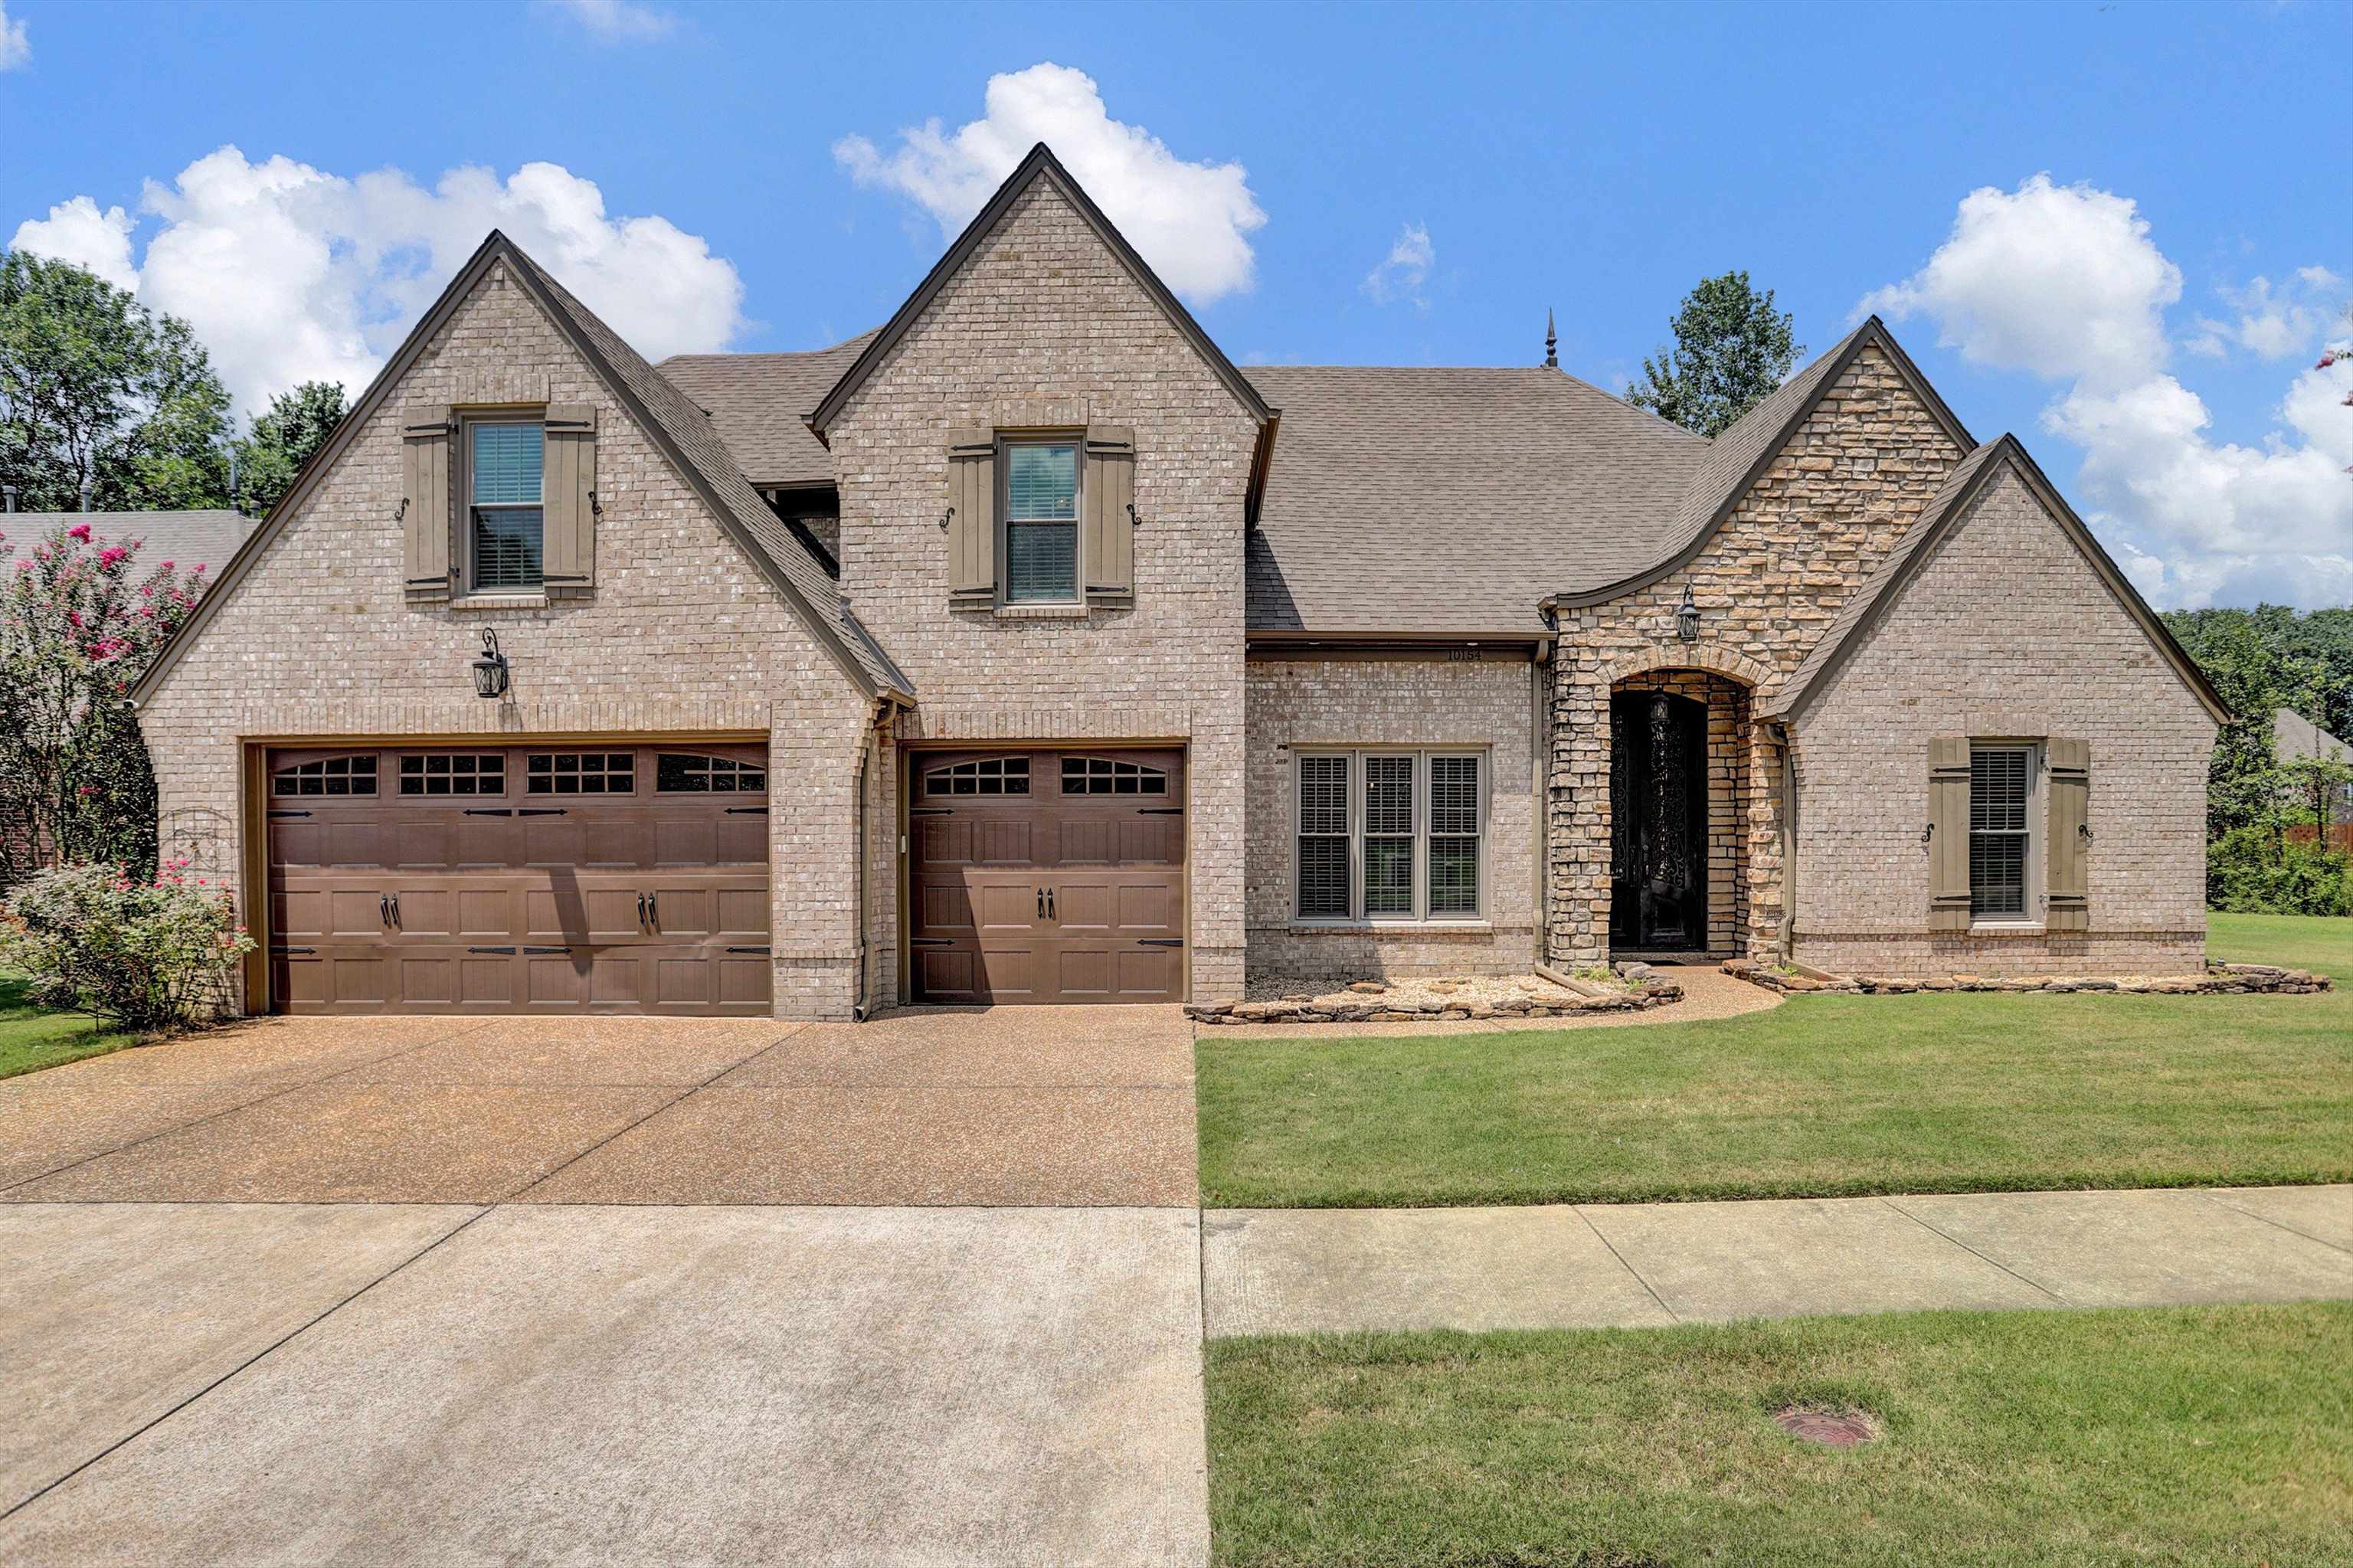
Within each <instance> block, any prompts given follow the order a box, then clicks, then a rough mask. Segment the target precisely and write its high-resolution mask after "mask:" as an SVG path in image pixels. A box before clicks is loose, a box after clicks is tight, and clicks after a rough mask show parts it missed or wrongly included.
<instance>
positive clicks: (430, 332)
mask: <svg viewBox="0 0 2353 1568" xmlns="http://www.w3.org/2000/svg"><path fill="white" fill-rule="evenodd" d="M500 260H503V261H505V262H506V263H507V264H508V266H509V268H510V270H512V272H513V273H514V275H515V278H516V280H517V281H519V282H521V283H522V285H523V287H524V288H526V289H527V290H529V291H531V293H532V294H533V296H534V297H535V298H536V299H537V300H538V302H539V303H540V306H541V308H542V309H543V310H544V311H546V313H547V314H548V317H549V319H550V320H551V321H553V322H554V323H555V326H556V328H557V330H558V331H560V332H562V333H563V334H565V337H566V338H567V339H568V340H569V341H570V342H571V344H572V345H573V347H574V348H575V350H577V351H578V352H579V354H580V355H581V356H582V357H583V358H584V359H585V360H586V361H587V362H588V364H589V366H590V367H591V368H592V369H594V370H595V371H596V373H597V375H598V376H601V377H602V378H603V379H604V381H605V383H606V385H607V387H610V388H611V390H612V392H613V394H614V396H615V397H617V398H619V399H620V401H621V402H622V403H623V404H624V405H625V406H626V407H627V408H628V409H629V411H630V414H631V416H632V417H633V418H635V419H636V420H637V422H638V424H639V425H640V426H642V427H643V428H644V429H645V431H646V433H647V435H648V437H649V439H650V440H653V442H654V443H655V444H656V445H657V446H659V447H660V448H661V449H662V450H663V452H664V453H665V455H667V456H668V457H669V458H670V461H672V462H673V463H674V464H676V465H677V467H678V470H679V472H680V474H681V477H683V478H684V479H685V480H686V482H688V483H689V484H690V485H691V486H692V487H693V488H694V490H695V491H696V492H697V493H699V494H700V495H701V496H702V500H703V502H704V503H705V504H706V505H708V506H709V507H710V508H711V510H712V515H713V516H714V517H715V518H716V519H717V520H718V523H719V526H720V530H721V531H722V532H723V533H724V534H726V535H728V536H729V537H730V538H732V539H733V540H735V541H736V543H737V544H739V545H740V546H743V547H744V549H745V550H746V551H747V552H748V553H749V554H750V555H751V556H752V557H753V559H754V563H755V564H757V565H758V566H759V567H760V568H761V572H762V575H763V576H764V577H766V578H767V579H768V581H769V583H770V585H771V586H773V587H774V588H776V590H777V592H778V593H779V594H781V595H782V596H783V597H784V599H786V602H787V603H788V604H790V605H791V606H792V607H793V608H794V609H796V610H797V611H799V612H800V614H801V617H802V619H803V620H804V621H805V622H806V623H807V626H808V627H809V630H811V632H812V633H814V634H815V635H816V637H817V639H818V641H819V643H820V644H821V645H823V646H824V647H825V648H826V649H827V650H828V652H832V653H833V654H834V655H835V657H836V658H837V659H838V660H839V662H840V663H841V666H842V668H843V670H844V672H845V673H848V674H849V676H850V678H851V679H852V680H853V681H855V682H856V683H858V684H859V686H860V689H861V690H864V691H866V692H868V693H870V694H876V695H891V696H897V697H902V698H906V697H911V696H912V695H913V688H912V686H911V685H910V683H908V681H907V678H906V676H905V675H904V674H903V673H901V672H900V671H899V669H898V668H897V666H896V665H894V664H893V663H892V662H891V659H890V657H889V656H888V655H887V654H886V653H884V652H882V650H881V646H880V645H879V644H877V643H876V642H875V641H874V639H873V637H872V636H871V634H869V633H868V632H867V630H866V629H865V628H864V627H862V626H860V624H859V623H858V620H857V617H856V616H854V615H853V614H851V613H850V610H849V604H848V602H847V601H846V600H844V599H842V597H841V595H840V592H839V588H837V587H836V585H835V583H834V581H833V578H832V577H830V576H829V575H828V571H827V569H826V566H825V564H824V563H823V562H822V561H821V560H819V559H818V556H816V555H815V554H813V553H812V551H811V550H810V548H809V547H808V546H807V545H805V544H804V543H803V542H802V541H801V540H800V539H799V538H798V537H797V535H795V534H794V533H793V532H792V530H791V529H789V528H787V527H786V525H785V524H783V523H782V522H781V521H780V520H778V518H777V517H776V514H775V513H774V512H771V511H770V510H769V509H768V506H767V503H765V501H763V500H762V499H761V498H760V493H759V492H758V491H757V490H755V489H754V488H753V486H752V483H751V482H750V481H749V480H747V479H745V478H744V473H743V471H742V470H741V468H739V467H738V466H737V465H736V463H735V461H734V460H733V457H732V456H731V455H730V453H729V452H728V450H727V446H726V443H725V442H723V440H720V438H719V434H718V432H717V430H716V429H713V428H712V423H711V420H710V418H708V417H707V416H705V415H704V413H703V412H702V409H701V408H698V407H696V406H695V405H694V404H693V403H692V402H691V400H690V399H689V398H688V397H686V395H685V394H684V393H682V392H681V391H680V390H679V389H678V387H675V386H673V385H672V384H671V383H670V382H669V381H666V380H664V379H663V378H662V377H661V376H659V374H657V373H656V372H655V370H654V368H653V366H650V365H649V364H647V363H646V361H645V359H644V357H643V356H642V355H639V354H638V352H637V351H636V350H635V349H633V348H631V347H629V345H628V344H626V343H624V342H623V341H622V340H621V338H620V337H619V335H618V334H616V333H615V332H614V331H613V330H612V329H611V328H610V327H608V326H607V325H606V324H605V323H604V322H602V321H601V320H599V319H598V318H597V317H596V313H594V312H592V311H590V310H589V309H588V308H587V307H586V306H585V305H583V304H582V303H581V302H579V301H578V300H576V299H575V298H573V296H572V295H571V293H570V292H569V291H566V290H565V288H564V287H563V286H562V285H561V284H559V283H557V282H556V281H554V279H552V278H550V277H549V276H548V275H547V274H546V273H545V272H544V271H543V270H541V269H540V268H539V266H538V264H537V263H535V262H534V261H533V260H531V258H530V257H528V256H526V255H524V254H523V252H522V249H521V248H519V247H518V246H516V244H515V243H514V242H513V241H512V240H511V239H509V238H507V237H506V236H505V235H504V234H501V233H500V232H499V231H498V230H496V229H492V230H491V233H490V236H489V237H488V238H485V239H484V240H483V241H482V243H481V246H480V249H477V250H476V251H475V252H474V254H473V257H472V258H471V259H470V260H469V261H468V262H467V263H466V265H465V266H464V267H462V268H460V269H459V271H458V275H457V276H456V277H455V278H453V279H451V280H450V281H449V285H448V288H446V289H444V290H443V291H442V292H441V297H440V298H439V299H438V300H437V301H436V302H434V304H433V306H432V308H431V309H430V310H428V311H427V312H426V313H425V314H424V316H423V317H422V318H421V319H419V320H418V322H417V325H416V326H415V327H413V328H411V329H410V331H409V334H408V336H407V337H406V339H405V340H403V342H402V344H401V345H400V347H399V348H398V349H397V350H396V351H395V352H394V354H393V355H392V357H391V358H390V359H389V360H387V361H386V362H385V367H384V369H383V370H382V371H380V372H378V373H377V375H376V378H375V380H374V381H372V382H370V383H369V384H368V387H367V389H366V390H365V391H364V392H363V393H361V394H360V397H359V398H358V400H357V401H356V402H355V403H353V407H352V411H351V413H350V414H349V415H347V416H346V417H345V418H344V419H343V423H341V424H340V425H338V426H336V427H335V432H334V434H333V435H332V436H330V437H329V438H328V439H327V440H326V443H325V444H324V445H322V447H321V448H320V449H319V450H318V451H317V453H315V454H314V455H313V456H312V457H311V461H309V462H307V463H305V464H304V465H303V467H302V471H301V472H300V473H298V474H296V475H295V476H294V482H293V483H292V484H291V485H290V487H288V489H287V491H286V493H285V494H284V496H282V497H281V498H280V501H279V503H278V504H277V505H275V506H273V507H271V508H270V512H269V517H268V519H267V520H265V521H264V522H263V524H261V526H260V527H259V528H257V529H255V530H254V531H253V533H252V534H251V535H248V537H247V539H246V541H245V543H244V544H243V545H242V546H240V547H239V548H238V549H237V554H236V555H235V556H233V557H232V558H231V559H230V561H229V562H228V564H227V567H225V568H223V570H222V571H221V574H220V577H219V578H218V579H217V583H218V588H217V589H216V591H214V592H212V593H208V594H206V596H205V597H204V598H203V599H200V600H198V601H197V604H196V609H195V613H194V614H192V615H190V616H189V617H188V619H187V620H186V621H185V622H184V623H183V624H182V625H181V627H180V630H179V631H178V632H177V633H176V634H174V637H173V638H172V640H171V641H169V642H167V643H165V644H164V648H163V650H162V652H160V653H159V654H158V655H157V657H156V659H155V662H153V664H152V665H150V666H149V667H148V670H147V673H146V674H145V675H144V676H142V678H141V679H140V682H139V683H138V684H137V685H136V686H135V687H133V688H132V700H133V701H134V702H142V701H144V700H145V698H146V697H147V695H148V694H149V693H151V692H153V690H154V689H155V687H156V686H157V684H159V683H161V682H162V680H163V679H164V676H165V674H167V673H169V672H170V670H171V669H172V666H173V665H174V664H175V663H176V662H178V660H179V657H180V654H181V653H182V652H185V650H186V649H187V648H188V647H189V646H190V645H191V644H192V643H193V641H194V640H195V637H196V636H197V634H198V633H199V632H200V631H201V630H203V628H204V627H205V626H206V624H207V623H208V622H209V621H210V620H211V617H212V612H213V610H214V609H215V608H216V606H217V605H218V604H219V602H220V601H222V600H223V599H226V598H227V593H226V592H225V591H221V590H226V589H227V588H229V587H230V586H231V585H232V584H233V583H234V582H235V581H236V580H237V578H239V577H242V576H244V574H245V573H246V572H247V571H248V570H250V569H251V567H252V565H253V563H254V562H255V561H257V560H259V558H260V556H262V554H263V553H264V552H265V551H266V550H267V549H268V547H269V541H270V540H271V539H273V538H275V537H276V536H277V535H278V533H279V532H280V530H281V529H282V528H283V527H284V526H285V524H286V521H287V520H288V519H289V518H291V517H294V516H296V515H298V514H300V512H301V503H302V501H303V500H304V499H305V498H306V497H307V496H308V495H309V493H311V491H312V490H314V489H315V488H317V486H318V484H319V483H320V482H321V479H322V476H323V475H324V474H326V473H327V472H329V471H332V468H333V466H334V464H335V462H336V461H337V460H338V459H340V458H341V457H342V455H343V451H344V450H345V449H346V448H348V447H349V446H350V444H351V442H352V441H353V439H355V437H356V435H357V433H358V431H359V430H360V429H363V428H364V426H365V425H366V424H367V421H368V419H369V418H371V417H372V416H373V415H374V414H375V412H376V411H377V409H378V408H381V407H382V405H383V404H384V402H385V398H386V397H389V396H390V395H391V392H392V389H393V388H394V387H396V386H398V385H399V383H400V379H401V377H402V376H404V375H406V372H407V370H408V367H409V366H411V365H413V364H414V363H415V362H416V360H417V356H418V355H420V354H422V353H423V352H424V349H425V345H426V344H428V343H430V342H431V341H432V339H433V336H434V334H436V333H438V331H439V330H440V329H441V327H442V325H443V323H446V322H447V321H448V318H449V317H450V315H451V314H452V313H455V311H456V310H457V309H458V307H459V304H461V303H462V302H464V301H465V299H466V298H467V296H468V295H469V294H470V293H471V292H472V291H473V289H474V286H475V285H476V283H478V282H479V281H480V279H481V277H482V275H483V274H484V273H485V272H486V271H488V270H489V269H490V267H491V264H492V263H493V262H495V261H500Z"/></svg>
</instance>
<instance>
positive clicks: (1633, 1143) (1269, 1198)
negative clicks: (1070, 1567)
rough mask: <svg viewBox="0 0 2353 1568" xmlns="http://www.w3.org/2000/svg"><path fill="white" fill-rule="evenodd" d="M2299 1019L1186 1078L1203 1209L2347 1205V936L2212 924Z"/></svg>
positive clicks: (1215, 1045)
mask: <svg viewBox="0 0 2353 1568" xmlns="http://www.w3.org/2000/svg"><path fill="white" fill-rule="evenodd" d="M2213 949H2214V952H2215V953H2216V955H2217V956H2218V957H2224V958H2233V959H2263V960H2270V961H2279V962H2286V963H2290V964H2294V965H2296V966H2298V967H2304V968H2309V969H2318V970H2322V971H2325V972H2327V973H2329V974H2331V975H2332V976H2333V977H2334V978H2335V979H2336V980H2337V983H2338V985H2339V986H2340V987H2342V988H2345V989H2340V990H2338V991H2333V992H2329V993H2327V994H2324V995H2319V996H2278V997H2270V996H2213V997H2163V996H2119V995H2090V994H2086V995H2074V996H2049V995H2042V994H2030V995H2000V994H1985V993H1968V994H1963V993H1953V994H1949V995H1917V996H1903V997H1876V996H1855V997H1838V996H1804V997H1799V998H1797V999H1796V1000H1794V1001H1790V1002H1788V1004H1786V1005H1784V1006H1781V1007H1778V1008H1775V1009H1773V1010H1772V1011H1770V1012H1757V1013H1749V1014H1746V1015H1744V1016H1742V1017H1738V1018H1729V1019H1718V1020H1709V1021H1701V1022H1690V1023H1659V1024H1652V1025H1645V1026H1642V1027H1639V1028H1631V1029H1587V1030H1567V1031H1559V1032H1535V1031H1529V1032H1525V1033H1466V1034H1454V1035H1446V1036H1439V1037H1432V1038H1423V1039H1379V1040H1366V1039H1335V1040H1329V1041H1326V1040H1324V1039H1320V1038H1313V1039H1292V1040H1258V1039H1240V1038H1236V1037H1234V1036H1230V1035H1224V1036H1221V1035H1218V1034H1215V1033H1205V1037H1204V1038H1203V1040H1202V1041H1201V1043H1200V1045H1199V1047H1198V1096H1199V1101H1200V1128H1201V1132H1200V1138H1201V1187H1202V1194H1203V1201H1204V1202H1207V1203H1208V1204H1210V1205H1212V1206H1224V1207H1270V1208H1273V1207H1289V1208H1318V1207H1359V1206H1397V1205H1413V1206H1419V1205H1431V1204H1455V1203H1536V1202H1583V1201H1594V1202H1635V1201H1641V1200H1651V1199H1675V1198H1755V1197H1802V1196H1827V1195H1838V1194H1861V1193H1872V1192H1981V1191H2015V1190H2031V1189H2039V1188H2063V1187H2160V1186H2187V1185H2199V1184H2204V1183H2210V1182H2232V1183H2242V1184H2250V1185H2252V1184H2258V1183H2264V1182H2283V1181H2348V1180H2353V920H2333V921H2332V920H2320V919H2300V918H2295V917H2292V916H2228V915H2217V916H2214V923H2213Z"/></svg>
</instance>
